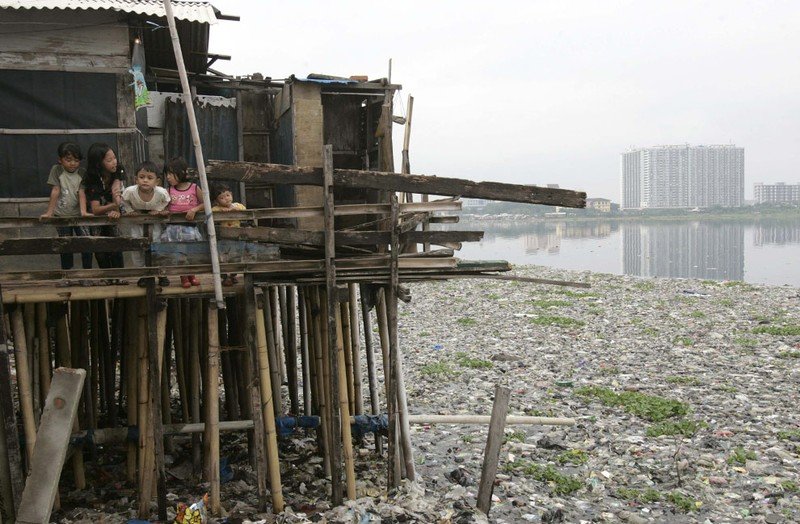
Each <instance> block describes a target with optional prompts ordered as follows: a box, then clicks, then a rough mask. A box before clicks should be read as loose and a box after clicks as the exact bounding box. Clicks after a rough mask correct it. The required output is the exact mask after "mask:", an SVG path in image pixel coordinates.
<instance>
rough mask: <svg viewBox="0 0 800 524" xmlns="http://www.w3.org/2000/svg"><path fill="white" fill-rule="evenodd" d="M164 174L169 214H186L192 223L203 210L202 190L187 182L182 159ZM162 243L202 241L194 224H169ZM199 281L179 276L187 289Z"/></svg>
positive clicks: (169, 163)
mask: <svg viewBox="0 0 800 524" xmlns="http://www.w3.org/2000/svg"><path fill="white" fill-rule="evenodd" d="M164 174H165V175H166V179H167V183H169V197H170V202H169V206H168V208H167V209H168V210H169V212H170V213H186V220H189V221H194V216H195V214H197V212H198V211H200V210H201V209H203V190H202V189H200V188H199V187H198V186H197V184H195V183H194V182H190V181H189V165H188V164H187V163H186V160H184V159H183V158H180V157H177V158H173V159H172V160H170V161H169V162H168V163H167V165H165V166H164ZM161 240H162V242H195V241H198V240H203V236H202V235H201V234H200V230H199V229H198V228H197V226H196V225H195V224H170V225H168V226H167V228H166V230H165V231H164V233H163V234H162V235H161ZM199 285H200V281H199V280H197V277H196V276H194V275H186V276H181V286H182V287H184V288H189V287H192V286H199Z"/></svg>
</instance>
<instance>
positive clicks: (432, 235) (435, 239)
mask: <svg viewBox="0 0 800 524" xmlns="http://www.w3.org/2000/svg"><path fill="white" fill-rule="evenodd" d="M219 237H220V238H225V239H234V240H256V241H259V242H274V243H278V244H306V245H312V246H322V245H324V244H325V234H324V232H322V231H308V230H305V229H287V228H273V227H258V228H224V229H220V232H219ZM334 237H335V240H336V245H339V246H341V245H350V246H369V245H375V244H388V243H389V241H390V240H391V233H390V232H389V231H336V232H335V233H334ZM482 238H483V231H409V232H407V233H403V234H401V235H400V241H401V242H428V243H430V244H437V245H439V244H440V243H442V242H477V241H479V240H481V239H482ZM154 249H155V248H154Z"/></svg>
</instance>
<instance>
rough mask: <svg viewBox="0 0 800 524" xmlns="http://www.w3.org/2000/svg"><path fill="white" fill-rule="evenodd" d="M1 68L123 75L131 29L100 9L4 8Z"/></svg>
mask: <svg viewBox="0 0 800 524" xmlns="http://www.w3.org/2000/svg"><path fill="white" fill-rule="evenodd" d="M0 13H1V14H0V69H28V70H31V69H33V70H39V71H79V72H92V73H122V72H126V71H127V70H128V69H129V68H130V58H129V36H128V25H127V23H126V22H125V21H124V18H123V16H122V15H120V14H118V13H111V12H98V11H69V10H38V9H32V10H26V9H18V10H17V9H2V10H0Z"/></svg>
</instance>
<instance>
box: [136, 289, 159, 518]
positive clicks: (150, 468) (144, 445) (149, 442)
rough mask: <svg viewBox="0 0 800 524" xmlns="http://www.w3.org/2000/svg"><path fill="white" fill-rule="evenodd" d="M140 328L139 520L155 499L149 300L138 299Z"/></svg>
mask: <svg viewBox="0 0 800 524" xmlns="http://www.w3.org/2000/svg"><path fill="white" fill-rule="evenodd" d="M137 302H138V308H137V309H138V312H137V318H136V320H137V327H138V333H139V336H138V337H137V340H136V341H137V344H136V348H137V351H136V357H137V362H136V364H137V368H138V374H137V386H138V390H137V409H136V415H137V420H138V426H139V445H138V461H139V471H138V477H137V486H138V487H137V493H138V502H139V504H138V506H139V510H138V515H139V518H140V519H146V518H149V516H150V502H151V500H152V498H153V491H152V490H153V474H154V469H155V443H154V439H153V427H152V420H151V419H152V413H151V411H150V410H151V406H150V383H149V373H150V368H149V366H148V360H149V359H148V354H147V353H148V347H147V340H148V330H147V302H146V301H144V300H137Z"/></svg>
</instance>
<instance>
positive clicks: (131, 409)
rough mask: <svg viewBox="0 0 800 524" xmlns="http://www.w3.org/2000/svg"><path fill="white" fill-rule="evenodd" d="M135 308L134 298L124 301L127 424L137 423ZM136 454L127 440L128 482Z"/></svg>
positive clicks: (135, 449)
mask: <svg viewBox="0 0 800 524" xmlns="http://www.w3.org/2000/svg"><path fill="white" fill-rule="evenodd" d="M136 309H137V308H136V299H130V300H128V301H126V302H125V320H126V322H125V340H126V341H127V344H125V345H123V346H122V357H123V358H124V359H125V370H126V376H125V383H126V390H127V394H126V407H127V413H128V425H129V426H131V425H133V424H137V423H138V421H139V400H138V397H139V379H138V376H139V365H138V359H137V356H138V349H139V323H138V318H137V315H136ZM137 456H138V446H137V444H136V443H135V442H128V458H127V463H126V471H127V475H128V481H129V482H134V481H136V480H137V476H136V471H137V467H136V459H137Z"/></svg>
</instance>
